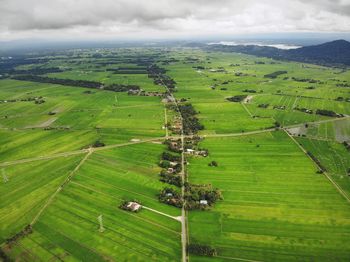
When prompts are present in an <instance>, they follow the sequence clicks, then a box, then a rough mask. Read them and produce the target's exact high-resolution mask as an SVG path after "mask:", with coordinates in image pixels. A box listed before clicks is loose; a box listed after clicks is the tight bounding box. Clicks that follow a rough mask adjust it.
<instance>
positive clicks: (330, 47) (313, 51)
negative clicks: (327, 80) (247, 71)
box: [208, 40, 350, 66]
mask: <svg viewBox="0 0 350 262" xmlns="http://www.w3.org/2000/svg"><path fill="white" fill-rule="evenodd" d="M208 48H209V49H210V50H216V51H226V52H227V51H228V52H239V53H244V54H250V55H256V56H263V57H270V58H275V59H283V60H291V61H298V62H305V63H314V64H321V65H348V66H350V42H348V41H345V40H336V41H332V42H328V43H324V44H321V45H314V46H306V47H301V48H297V49H290V50H281V49H278V48H275V47H268V46H255V45H248V46H244V45H237V46H225V45H218V44H216V45H211V46H209V47H208Z"/></svg>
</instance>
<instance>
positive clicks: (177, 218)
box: [142, 206, 182, 222]
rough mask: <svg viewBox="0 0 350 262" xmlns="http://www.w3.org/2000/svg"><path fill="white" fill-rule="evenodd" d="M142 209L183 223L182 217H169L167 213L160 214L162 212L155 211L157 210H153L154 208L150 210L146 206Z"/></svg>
mask: <svg viewBox="0 0 350 262" xmlns="http://www.w3.org/2000/svg"><path fill="white" fill-rule="evenodd" d="M142 208H144V209H147V210H149V211H152V212H154V213H157V214H160V215H162V216H166V217H169V218H171V219H175V220H177V221H179V222H182V216H178V217H174V216H171V215H168V214H166V213H163V212H160V211H158V210H155V209H153V208H149V207H146V206H142Z"/></svg>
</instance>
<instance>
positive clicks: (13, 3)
mask: <svg viewBox="0 0 350 262" xmlns="http://www.w3.org/2000/svg"><path fill="white" fill-rule="evenodd" d="M278 32H340V33H350V0H0V39H1V40H14V39H26V38H47V39H144V38H163V39H165V38H170V37H171V38H172V37H181V38H183V37H197V36H213V35H226V36H228V35H232V36H234V35H237V34H250V33H251V34H254V33H260V34H261V33H278Z"/></svg>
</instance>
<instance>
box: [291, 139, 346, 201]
mask: <svg viewBox="0 0 350 262" xmlns="http://www.w3.org/2000/svg"><path fill="white" fill-rule="evenodd" d="M297 140H298V141H299V143H301V145H302V146H303V147H304V148H305V149H306V150H307V151H309V152H311V153H312V154H313V155H314V156H315V157H316V158H317V159H318V160H319V161H320V162H321V163H322V165H323V166H324V167H325V168H326V170H327V173H329V174H330V175H331V176H332V178H333V179H334V180H335V181H336V182H337V183H338V184H339V185H340V186H341V187H342V188H343V189H345V191H346V192H347V194H348V195H349V196H350V177H349V167H350V158H349V151H348V150H347V149H346V148H345V146H344V145H342V144H339V143H336V142H334V141H323V140H316V139H308V138H303V137H301V138H297Z"/></svg>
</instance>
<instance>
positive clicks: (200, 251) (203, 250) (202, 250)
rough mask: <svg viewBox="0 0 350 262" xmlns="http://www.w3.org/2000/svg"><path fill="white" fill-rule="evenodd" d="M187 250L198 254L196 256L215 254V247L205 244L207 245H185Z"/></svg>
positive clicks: (211, 255)
mask: <svg viewBox="0 0 350 262" xmlns="http://www.w3.org/2000/svg"><path fill="white" fill-rule="evenodd" d="M187 251H188V253H190V254H194V255H198V256H208V257H213V256H216V255H217V252H216V249H215V248H213V247H211V246H207V245H201V244H195V243H193V244H189V245H188V246H187Z"/></svg>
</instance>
